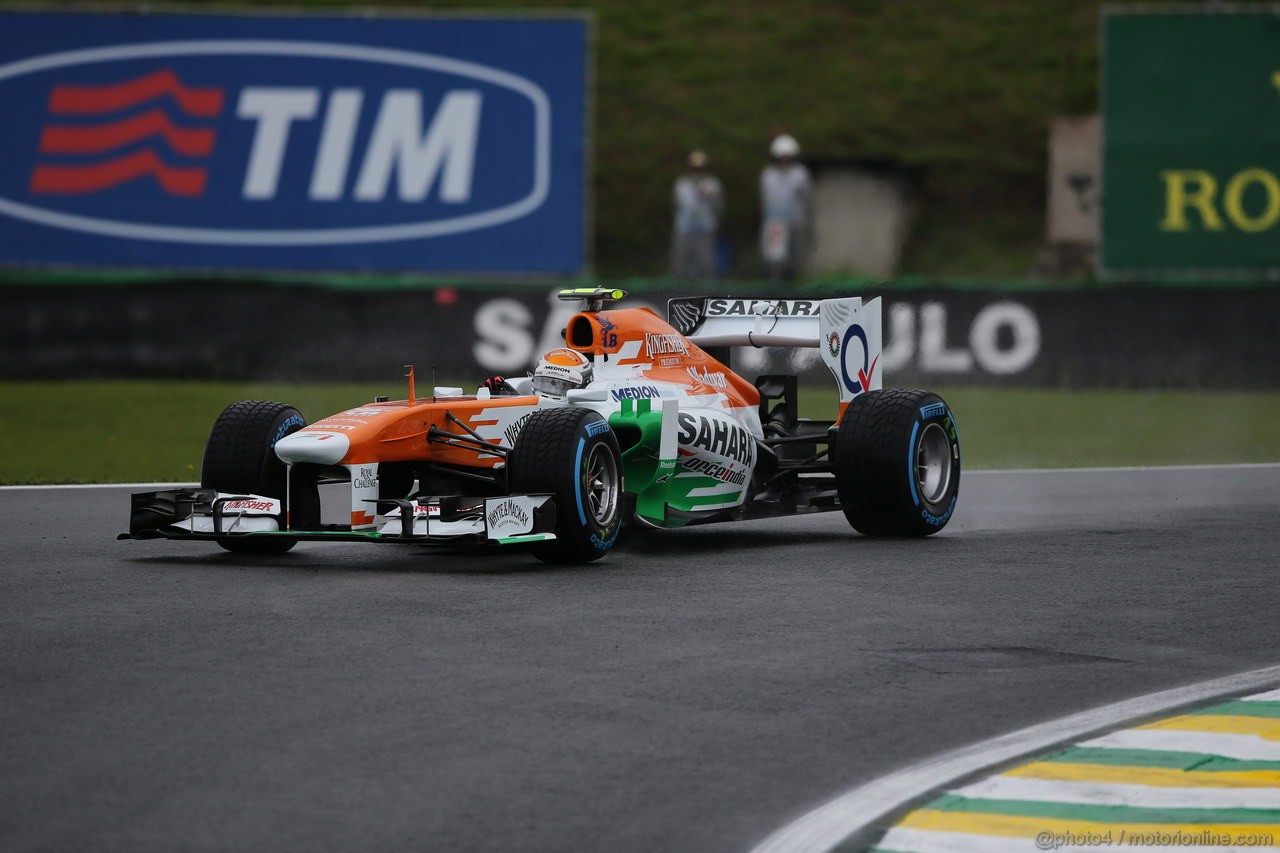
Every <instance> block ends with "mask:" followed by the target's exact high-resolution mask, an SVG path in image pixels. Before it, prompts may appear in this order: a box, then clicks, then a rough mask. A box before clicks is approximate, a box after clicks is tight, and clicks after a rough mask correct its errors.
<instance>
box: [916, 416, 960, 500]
mask: <svg viewBox="0 0 1280 853" xmlns="http://www.w3.org/2000/svg"><path fill="white" fill-rule="evenodd" d="M953 466H954V463H953V461H952V459H951V442H950V440H949V439H948V438H947V432H946V430H944V429H943V428H942V426H941V425H940V424H936V423H934V424H929V425H928V426H927V427H925V428H924V433H923V434H921V436H920V443H919V444H917V445H916V489H917V490H918V491H919V492H920V496H921V497H922V498H924V499H925V501H927V502H928V503H931V504H932V503H937V502H938V501H939V500H941V499H942V496H943V495H945V494H946V493H947V489H948V488H949V487H950V486H951V473H952V468H953Z"/></svg>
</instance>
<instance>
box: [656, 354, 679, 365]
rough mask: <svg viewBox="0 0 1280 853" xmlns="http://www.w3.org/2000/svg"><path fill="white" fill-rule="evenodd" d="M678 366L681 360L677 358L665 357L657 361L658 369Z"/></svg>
mask: <svg viewBox="0 0 1280 853" xmlns="http://www.w3.org/2000/svg"><path fill="white" fill-rule="evenodd" d="M680 364H681V359H680V357H679V356H666V357H665V358H660V359H658V366H659V367H679V366H680Z"/></svg>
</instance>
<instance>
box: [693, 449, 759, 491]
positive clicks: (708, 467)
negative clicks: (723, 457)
mask: <svg viewBox="0 0 1280 853" xmlns="http://www.w3.org/2000/svg"><path fill="white" fill-rule="evenodd" d="M681 464H682V465H683V466H684V469H685V470H686V471H693V472H695V473H698V474H705V475H706V476H708V477H711V478H712V479H714V480H720V481H721V482H723V483H732V484H734V485H735V486H741V485H742V484H743V483H745V482H746V481H747V472H746V471H738V470H736V469H735V468H734V467H733V466H732V465H730V466H724V465H717V464H715V463H714V462H709V461H707V460H706V459H701V458H699V457H697V456H691V457H689V458H688V459H685V460H684V461H683V462H682V463H681Z"/></svg>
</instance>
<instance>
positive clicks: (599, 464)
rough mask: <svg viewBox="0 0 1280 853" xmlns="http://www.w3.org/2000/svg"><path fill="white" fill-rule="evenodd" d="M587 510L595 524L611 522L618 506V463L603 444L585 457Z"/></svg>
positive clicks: (592, 449) (598, 445)
mask: <svg viewBox="0 0 1280 853" xmlns="http://www.w3.org/2000/svg"><path fill="white" fill-rule="evenodd" d="M586 491H587V510H588V511H589V512H590V513H591V517H592V518H593V519H595V522H596V523H597V524H607V523H609V522H610V521H612V520H613V516H614V512H615V510H616V508H617V504H618V463H617V461H616V460H615V459H614V458H613V454H612V453H610V452H609V448H608V446H607V445H605V444H603V443H602V444H597V445H596V446H595V447H593V448H591V453H590V455H588V456H587V489H586Z"/></svg>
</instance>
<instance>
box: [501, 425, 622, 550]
mask: <svg viewBox="0 0 1280 853" xmlns="http://www.w3.org/2000/svg"><path fill="white" fill-rule="evenodd" d="M507 483H508V485H509V486H510V489H511V491H512V493H518V494H524V493H537V492H550V493H552V494H554V495H555V499H556V538H555V540H554V541H551V542H542V543H539V544H537V545H534V546H533V554H534V556H535V557H537V558H538V559H540V560H544V561H546V562H549V563H586V562H589V561H591V560H596V559H599V558H600V557H603V556H604V555H605V553H606V552H608V550H609V549H610V548H611V547H612V546H613V543H614V541H615V540H616V539H617V538H618V530H619V529H620V528H621V525H622V494H623V492H622V454H621V453H620V452H619V451H618V440H617V438H616V437H615V436H614V434H613V430H611V429H610V428H609V424H608V422H606V421H605V420H604V418H602V417H601V416H600V415H598V414H597V413H595V412H593V411H591V410H590V409H579V408H573V407H566V408H556V409H543V410H541V411H537V412H534V413H533V415H532V417H530V418H529V420H528V422H526V423H525V425H524V427H523V428H522V429H521V430H520V436H519V438H517V439H516V443H515V447H513V448H512V450H511V453H510V454H508V456H507Z"/></svg>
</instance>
